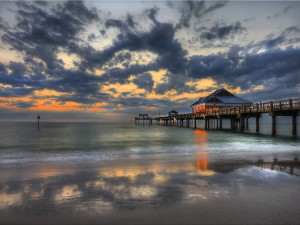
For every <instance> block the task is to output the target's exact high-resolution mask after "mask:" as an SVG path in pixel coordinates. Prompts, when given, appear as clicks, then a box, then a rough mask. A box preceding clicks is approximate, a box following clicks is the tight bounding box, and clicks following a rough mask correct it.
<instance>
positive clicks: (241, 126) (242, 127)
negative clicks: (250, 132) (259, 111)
mask: <svg viewBox="0 0 300 225" xmlns="http://www.w3.org/2000/svg"><path fill="white" fill-rule="evenodd" d="M240 131H241V132H244V118H243V117H242V116H241V117H240Z"/></svg>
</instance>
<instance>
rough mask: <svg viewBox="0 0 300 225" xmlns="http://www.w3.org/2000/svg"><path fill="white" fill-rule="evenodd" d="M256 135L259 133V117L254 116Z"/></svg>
mask: <svg viewBox="0 0 300 225" xmlns="http://www.w3.org/2000/svg"><path fill="white" fill-rule="evenodd" d="M256 133H259V116H256Z"/></svg>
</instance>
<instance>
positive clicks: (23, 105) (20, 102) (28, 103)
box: [12, 101, 33, 109]
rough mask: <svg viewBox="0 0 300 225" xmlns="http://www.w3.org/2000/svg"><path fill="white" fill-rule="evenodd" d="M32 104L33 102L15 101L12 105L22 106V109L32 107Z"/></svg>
mask: <svg viewBox="0 0 300 225" xmlns="http://www.w3.org/2000/svg"><path fill="white" fill-rule="evenodd" d="M32 104H33V103H32V102H24V101H19V102H16V103H13V104H12V105H14V106H17V107H18V108H21V109H26V108H29V107H31V106H32Z"/></svg>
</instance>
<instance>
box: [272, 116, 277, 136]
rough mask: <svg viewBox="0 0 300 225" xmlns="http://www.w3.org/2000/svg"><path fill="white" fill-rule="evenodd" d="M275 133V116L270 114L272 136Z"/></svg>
mask: <svg viewBox="0 0 300 225" xmlns="http://www.w3.org/2000/svg"><path fill="white" fill-rule="evenodd" d="M275 135H276V116H275V115H272V136H275Z"/></svg>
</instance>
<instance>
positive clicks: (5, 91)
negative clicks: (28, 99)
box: [0, 87, 36, 97]
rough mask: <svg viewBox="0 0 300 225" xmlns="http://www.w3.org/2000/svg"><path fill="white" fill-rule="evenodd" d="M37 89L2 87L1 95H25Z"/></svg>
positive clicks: (0, 88)
mask: <svg viewBox="0 0 300 225" xmlns="http://www.w3.org/2000/svg"><path fill="white" fill-rule="evenodd" d="M35 90H36V89H34V88H18V87H17V88H16V87H13V88H3V87H0V97H23V96H26V95H29V94H32V92H34V91H35Z"/></svg>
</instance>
